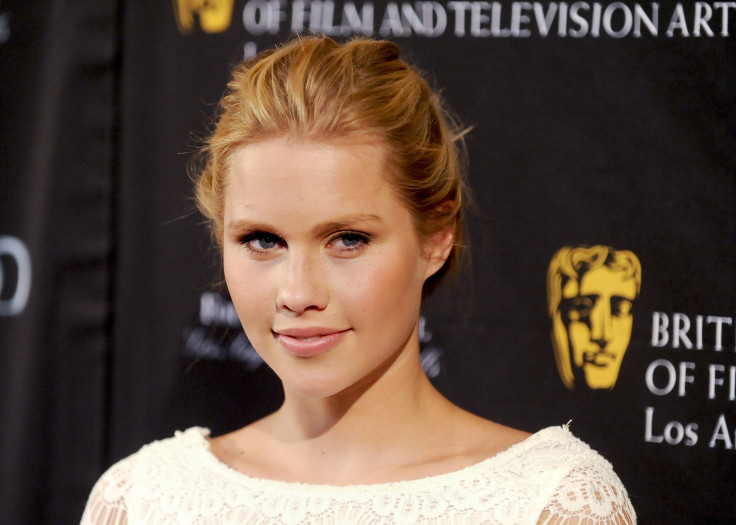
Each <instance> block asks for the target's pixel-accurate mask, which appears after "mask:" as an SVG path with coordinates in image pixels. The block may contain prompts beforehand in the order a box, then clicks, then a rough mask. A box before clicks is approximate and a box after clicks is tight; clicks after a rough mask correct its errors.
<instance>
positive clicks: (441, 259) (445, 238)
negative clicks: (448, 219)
mask: <svg viewBox="0 0 736 525" xmlns="http://www.w3.org/2000/svg"><path fill="white" fill-rule="evenodd" d="M454 244H455V224H454V223H453V224H451V225H450V226H447V227H446V228H444V229H442V230H440V231H438V232H437V233H435V234H432V235H431V236H430V237H429V238H428V239H427V240H426V241H425V243H424V256H425V258H426V260H427V268H426V272H425V274H424V278H425V279H428V278H429V277H430V276H431V275H434V274H435V273H437V272H438V271H439V269H440V268H442V265H443V264H445V261H447V258H448V257H449V256H450V252H451V251H452V247H453V245H454Z"/></svg>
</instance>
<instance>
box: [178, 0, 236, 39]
mask: <svg viewBox="0 0 736 525" xmlns="http://www.w3.org/2000/svg"><path fill="white" fill-rule="evenodd" d="M173 2H174V17H175V18H176V25H177V26H179V31H180V32H181V33H182V34H184V35H188V34H190V33H191V32H192V31H193V30H194V26H195V15H196V16H197V18H198V19H199V25H200V27H201V28H202V31H204V32H205V33H222V32H223V31H225V30H226V29H227V28H228V27H230V22H231V21H232V18H233V3H234V0H173Z"/></svg>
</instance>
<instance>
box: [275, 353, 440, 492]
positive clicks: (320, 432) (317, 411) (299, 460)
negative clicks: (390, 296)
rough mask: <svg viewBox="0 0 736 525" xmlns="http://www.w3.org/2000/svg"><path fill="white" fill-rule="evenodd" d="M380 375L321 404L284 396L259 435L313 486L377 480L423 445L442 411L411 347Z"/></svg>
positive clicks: (417, 354) (318, 401) (297, 397)
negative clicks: (363, 475)
mask: <svg viewBox="0 0 736 525" xmlns="http://www.w3.org/2000/svg"><path fill="white" fill-rule="evenodd" d="M383 368H384V369H383V370H378V371H376V374H374V375H373V377H370V378H366V379H365V380H364V381H363V382H362V383H361V384H357V385H354V386H353V387H351V388H350V389H348V390H346V391H344V392H341V393H339V394H337V395H334V396H330V397H329V398H322V399H315V398H309V397H304V396H300V395H299V394H297V393H294V392H290V391H286V392H285V401H284V404H283V406H282V407H281V408H280V409H279V410H278V411H277V412H276V413H274V414H273V415H272V416H270V417H269V418H267V419H268V423H267V427H266V428H265V429H264V430H266V432H267V433H268V434H269V435H271V437H272V438H274V439H275V440H276V441H277V442H280V443H282V444H283V445H284V446H285V447H287V448H288V450H289V452H290V453H289V455H290V456H292V458H290V462H291V463H292V464H293V465H294V468H295V469H299V470H302V471H303V472H309V473H310V476H311V477H312V478H316V479H317V480H319V479H321V478H324V481H326V482H329V483H335V482H339V480H340V479H347V478H348V477H349V478H351V479H352V478H354V475H355V472H368V471H370V470H374V471H375V474H376V475H377V476H380V475H382V473H383V472H385V470H387V469H390V468H393V466H395V465H396V464H399V463H401V462H405V461H406V460H407V458H410V457H411V454H412V452H413V450H414V449H416V448H418V445H419V444H420V443H425V444H426V443H427V439H428V436H432V435H433V432H436V428H437V425H438V423H439V421H440V420H441V418H442V417H443V415H444V414H446V411H447V410H448V407H449V406H450V404H449V402H448V401H447V400H445V399H444V397H442V395H441V394H440V393H439V392H437V390H436V389H435V388H434V386H432V384H431V383H430V382H429V380H428V379H427V376H426V375H425V373H424V370H423V369H422V366H421V361H420V358H419V350H418V342H417V344H416V349H415V351H408V352H401V353H400V354H399V355H398V356H396V357H395V359H393V360H392V361H391V362H390V363H386V364H385V366H384V367H383ZM432 429H434V430H432ZM370 476H371V474H370V473H369V474H367V477H368V478H370ZM299 477H303V476H299Z"/></svg>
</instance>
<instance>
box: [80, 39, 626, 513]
mask: <svg viewBox="0 0 736 525" xmlns="http://www.w3.org/2000/svg"><path fill="white" fill-rule="evenodd" d="M228 87H229V90H228V93H227V94H226V96H225V97H224V98H223V100H222V101H221V112H220V115H219V119H218V123H217V126H216V129H215V131H214V133H213V135H212V137H211V138H210V139H209V142H208V144H207V146H206V149H205V151H204V156H205V162H204V166H203V168H202V170H201V172H200V174H199V177H198V179H197V190H196V191H197V198H198V202H199V206H200V209H201V210H202V211H203V213H204V214H205V216H206V217H207V218H208V219H209V220H210V222H211V225H212V231H213V235H214V237H215V239H216V240H217V242H218V243H219V245H220V247H221V250H222V257H223V262H224V270H225V279H226V282H227V286H228V288H229V291H230V294H231V297H232V299H233V302H234V304H235V308H236V310H237V312H238V315H239V316H240V319H241V322H242V324H243V327H244V329H245V332H246V334H247V336H248V338H249V340H250V341H251V342H252V344H253V345H254V347H255V348H256V349H257V350H258V352H259V353H260V355H261V356H262V357H263V359H264V360H265V361H266V363H268V365H269V366H270V367H271V368H272V369H273V370H274V371H275V372H276V374H278V376H279V377H280V379H281V381H282V383H283V389H284V403H283V405H282V406H281V407H280V408H279V409H278V410H277V411H276V412H274V413H273V414H271V415H269V416H267V417H265V418H263V419H261V420H259V421H256V422H255V423H252V424H250V425H247V426H245V427H243V428H241V429H239V430H236V431H235V432H232V433H230V434H227V435H223V436H218V437H212V436H210V435H209V431H208V430H207V429H203V428H192V429H189V430H186V431H184V432H180V433H177V435H176V436H175V437H173V438H170V439H167V440H164V441H159V442H155V443H152V444H150V445H148V446H146V447H144V448H143V449H141V450H140V451H139V452H137V453H136V454H134V455H133V456H130V457H129V458H127V459H125V460H123V461H121V462H120V463H118V464H117V465H115V466H113V467H112V468H111V469H110V470H109V471H108V472H107V473H106V474H105V475H104V476H103V477H102V478H101V479H100V481H99V482H98V483H97V485H96V486H95V488H94V490H93V492H92V494H91V496H90V499H89V502H88V505H87V508H86V511H85V514H84V517H83V519H82V522H83V523H84V524H90V523H98V524H121V523H135V524H151V525H152V524H164V523H172V524H173V523H198V524H225V523H248V524H256V523H258V524H262V523H263V524H265V523H274V524H292V523H293V524H297V523H300V524H301V523H319V524H338V523H340V524H355V523H371V524H375V523H437V524H439V523H448V524H449V523H453V524H465V523H467V524H471V523H472V524H481V523H483V524H537V523H539V524H560V523H575V524H583V523H607V524H631V523H634V522H635V519H636V518H635V514H634V510H633V508H632V507H631V503H630V502H629V499H628V497H627V494H626V490H625V489H624V487H623V486H622V485H621V482H620V481H619V479H618V478H617V477H616V475H615V474H614V472H613V470H612V468H611V466H610V464H609V463H607V462H606V461H605V460H604V459H603V458H601V457H600V456H599V455H598V454H597V453H595V452H594V451H592V450H591V449H590V448H589V447H588V446H587V445H585V444H584V443H582V442H581V441H579V440H578V439H576V438H575V437H573V436H572V435H571V434H570V432H569V431H568V430H567V428H565V427H555V428H548V429H544V430H541V431H539V432H537V433H536V434H533V435H529V434H527V433H525V432H522V431H519V430H515V429H512V428H508V427H505V426H503V425H500V424H498V423H494V422H492V421H487V420H485V419H482V418H480V417H477V416H474V415H472V414H470V413H468V412H466V411H464V410H462V409H461V408H459V407H457V406H455V405H453V404H452V403H451V402H449V401H448V400H447V399H445V398H444V397H443V396H442V395H441V394H440V393H439V392H438V391H437V390H436V389H435V388H434V387H433V386H432V384H431V383H430V382H429V380H428V379H427V377H426V375H425V374H424V372H423V370H422V366H421V362H420V358H419V337H418V324H419V309H420V305H421V301H422V297H423V296H424V295H426V294H427V293H429V291H431V289H432V288H433V287H434V286H436V285H437V283H438V282H439V280H440V279H441V278H442V277H443V276H444V275H445V274H447V273H449V272H452V271H453V270H454V268H455V267H456V265H457V263H458V258H459V255H460V250H461V248H462V245H463V242H462V226H463V211H462V210H463V193H464V187H463V178H462V174H461V162H459V160H458V149H459V148H458V147H457V141H458V137H459V130H458V129H455V128H454V127H453V126H452V125H451V124H450V121H449V120H448V118H447V117H446V116H445V113H444V112H443V110H442V107H441V104H440V102H439V99H438V97H437V95H436V94H435V93H433V92H432V90H431V89H430V88H429V87H428V86H427V83H426V82H425V81H424V80H423V79H422V76H421V74H420V73H419V72H418V71H417V70H415V69H414V68H413V67H411V66H409V65H408V64H407V63H406V62H405V61H403V60H402V59H401V57H400V52H399V49H398V48H397V47H396V45H395V44H393V43H390V42H379V41H372V40H355V41H352V42H349V43H346V44H342V45H340V44H337V43H335V42H334V41H332V40H330V39H328V38H316V37H314V38H304V39H299V40H296V41H294V42H292V43H290V44H287V45H284V46H282V47H279V48H277V49H274V50H271V51H268V52H265V53H263V54H261V55H259V56H257V57H255V58H254V59H251V60H248V61H246V62H244V63H242V64H240V65H239V66H238V67H237V68H236V69H235V71H234V73H233V76H232V79H231V81H230V83H229V86H228Z"/></svg>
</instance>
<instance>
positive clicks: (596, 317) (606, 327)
mask: <svg viewBox="0 0 736 525" xmlns="http://www.w3.org/2000/svg"><path fill="white" fill-rule="evenodd" d="M612 329H613V319H612V317H611V304H610V302H609V301H606V300H605V298H599V299H598V300H597V301H596V304H595V306H594V307H593V310H592V311H591V313H590V340H591V341H593V342H594V343H596V344H597V345H598V346H600V347H601V348H604V347H605V346H606V345H607V344H608V343H609V341H610V338H611V333H612Z"/></svg>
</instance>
